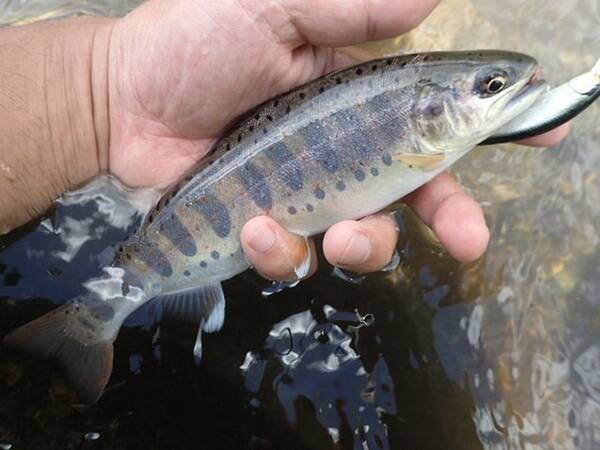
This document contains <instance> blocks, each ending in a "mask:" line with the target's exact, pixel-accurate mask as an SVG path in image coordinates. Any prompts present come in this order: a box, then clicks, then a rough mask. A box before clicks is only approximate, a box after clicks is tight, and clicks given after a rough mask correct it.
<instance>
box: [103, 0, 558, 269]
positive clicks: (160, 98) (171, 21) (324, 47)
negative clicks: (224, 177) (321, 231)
mask: <svg viewBox="0 0 600 450" xmlns="http://www.w3.org/2000/svg"><path fill="white" fill-rule="evenodd" d="M436 3H437V0H404V1H402V2H397V1H393V0H327V1H323V0H311V1H307V0H277V1H274V0H222V1H218V2H211V1H208V0H151V1H149V2H148V3H145V4H143V5H142V6H141V7H139V8H138V9H136V10H135V11H134V12H133V13H131V14H130V15H129V16H127V17H126V18H124V19H122V20H120V21H119V22H118V23H117V24H116V25H115V27H114V30H113V34H112V38H111V44H110V46H109V77H108V80H109V86H108V88H109V103H110V104H109V115H110V149H109V170H110V172H111V173H112V174H113V175H116V176H117V177H119V178H120V179H121V180H122V181H123V182H124V183H126V184H128V185H131V186H157V187H166V186H168V185H170V184H171V183H173V182H174V181H175V180H177V179H178V178H179V177H180V176H181V175H182V174H183V173H184V172H185V171H186V170H188V169H189V168H190V167H191V166H192V165H193V164H194V163H195V162H196V161H197V160H199V159H200V158H202V156H204V155H205V154H206V152H207V150H208V149H209V147H210V146H211V145H212V143H213V142H214V141H215V140H216V139H217V138H218V137H219V135H220V133H222V132H223V130H224V128H225V127H226V126H227V125H228V124H230V123H231V122H232V121H233V120H234V119H235V118H236V117H237V116H239V115H240V114H242V113H244V112H245V111H247V110H249V109H250V108H252V107H253V106H255V105H257V104H259V103H261V102H263V101H265V100H267V99H268V98H270V97H273V96H275V95H276V94H278V93H281V92H285V91H287V90H289V89H291V88H293V87H294V86H297V85H299V84H301V83H304V82H306V81H308V80H310V79H312V78H315V77H317V76H319V75H321V74H323V73H325V72H328V71H330V70H332V69H334V68H339V67H341V66H344V65H347V64H348V62H349V61H348V59H349V58H348V57H346V56H344V55H342V54H341V53H339V52H336V51H334V50H332V49H331V48H332V47H340V46H347V45H352V44H356V43H360V42H365V41H367V40H372V39H383V38H386V37H391V36H395V35H398V34H400V33H403V32H405V31H407V30H409V29H411V28H413V27H414V26H415V25H416V24H417V23H418V22H419V21H421V20H422V19H423V18H424V17H425V16H426V15H427V14H428V13H429V12H430V11H431V9H433V7H434V6H435V5H436ZM567 130H568V127H563V128H561V129H557V130H554V131H555V132H554V133H552V132H551V135H549V136H546V137H545V138H541V139H537V141H536V142H537V143H538V145H549V144H552V143H555V142H558V141H559V140H560V139H561V138H563V137H564V136H565V135H566V133H567ZM407 201H408V202H409V204H410V205H411V206H412V207H413V208H414V209H415V211H416V212H417V214H419V215H420V216H421V218H422V219H423V220H424V221H425V222H426V223H427V224H428V225H430V226H431V227H432V228H433V230H434V231H435V233H436V234H437V236H438V237H439V239H440V241H441V242H442V244H443V245H444V246H445V247H446V248H447V249H448V251H449V252H450V253H451V254H452V255H453V256H454V257H455V258H457V259H459V260H463V261H470V260H473V259H476V258H478V257H479V256H481V254H482V253H483V252H484V250H485V248H486V246H487V242H488V239H489V232H488V230H487V227H486V225H485V219H484V217H483V211H482V210H481V207H480V206H479V205H478V204H477V203H476V202H475V201H474V200H473V199H471V198H470V197H468V196H467V195H466V194H465V193H464V192H463V191H462V190H461V189H460V187H459V186H458V185H457V184H456V183H455V182H454V180H452V178H451V177H449V176H448V175H447V174H442V175H440V176H438V177H437V178H435V179H434V180H432V181H431V182H430V183H428V184H427V185H425V186H423V187H422V188H421V189H420V190H419V191H417V192H415V193H414V194H411V195H410V198H409V199H408V200H407ZM267 235H270V236H273V239H267V238H266V236H267ZM298 239H299V238H298V237H295V236H293V235H290V234H289V233H287V232H286V231H285V230H283V229H282V228H281V227H280V226H278V225H277V224H276V223H275V222H274V221H272V220H271V219H269V218H266V217H259V218H255V219H253V220H251V221H250V222H249V223H248V224H246V226H245V227H244V230H243V231H242V235H241V241H242V246H243V248H244V252H245V253H246V256H247V257H248V259H249V260H250V262H251V263H252V264H253V265H254V266H255V267H256V268H257V270H259V271H260V272H261V273H263V274H265V275H267V276H268V277H270V278H273V279H290V278H291V277H292V276H293V274H294V271H293V268H294V267H298V266H300V265H301V264H302V260H301V258H302V257H303V256H302V255H304V254H305V252H304V251H302V248H303V245H304V241H301V240H300V241H299V240H298ZM396 239H397V231H396V228H395V224H394V222H393V221H392V220H390V218H389V217H386V216H383V215H379V216H374V217H370V218H365V219H363V220H361V221H345V222H341V223H338V224H336V225H334V226H333V227H332V228H330V229H329V230H328V231H327V233H326V234H325V237H324V240H323V250H324V253H325V256H326V257H327V259H328V260H329V262H330V263H331V264H334V265H339V266H342V267H344V268H347V269H350V270H354V271H373V270H378V269H380V268H381V267H383V266H385V265H386V264H387V262H388V261H389V258H390V257H391V255H392V253H393V251H394V248H395V242H396ZM258 240H260V241H262V244H264V243H265V242H267V241H268V242H271V244H270V245H269V246H268V248H266V247H265V246H264V245H257V246H254V245H253V243H254V244H257V243H258ZM259 247H263V248H261V249H258V248H259ZM299 249H300V250H299ZM290 255H291V256H290ZM313 270H314V267H313Z"/></svg>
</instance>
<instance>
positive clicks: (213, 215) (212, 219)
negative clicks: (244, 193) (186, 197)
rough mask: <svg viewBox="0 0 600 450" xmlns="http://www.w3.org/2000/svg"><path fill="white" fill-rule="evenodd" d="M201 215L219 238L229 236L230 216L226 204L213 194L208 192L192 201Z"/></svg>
mask: <svg viewBox="0 0 600 450" xmlns="http://www.w3.org/2000/svg"><path fill="white" fill-rule="evenodd" d="M193 206H194V208H196V209H197V210H198V211H199V212H200V214H202V217H204V219H205V220H206V221H207V222H208V223H209V224H210V226H211V227H212V229H213V231H214V232H215V234H216V235H217V236H219V237H220V238H225V237H227V236H229V233H230V232H231V218H230V217H229V210H228V209H227V206H225V204H224V203H223V202H222V201H221V200H219V199H218V198H217V196H216V195H214V194H208V195H206V196H204V197H201V198H199V199H198V200H196V201H195V202H194V203H193Z"/></svg>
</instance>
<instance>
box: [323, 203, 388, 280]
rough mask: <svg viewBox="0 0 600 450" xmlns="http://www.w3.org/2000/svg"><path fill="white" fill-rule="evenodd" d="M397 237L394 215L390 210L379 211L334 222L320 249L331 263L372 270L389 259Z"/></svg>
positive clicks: (347, 267) (367, 270)
mask: <svg viewBox="0 0 600 450" xmlns="http://www.w3.org/2000/svg"><path fill="white" fill-rule="evenodd" d="M397 241H398V230H397V226H396V222H395V221H394V219H393V218H392V217H391V215H389V214H378V215H375V216H370V217H366V218H364V219H362V220H360V221H355V220H345V221H343V222H339V223H337V224H335V225H333V226H332V227H331V228H330V229H329V230H327V232H326V233H325V237H324V238H323V252H324V253H325V257H326V258H327V260H328V261H329V262H330V263H331V264H333V265H334V266H339V267H342V268H344V269H348V270H351V271H353V272H374V271H377V270H381V269H382V268H383V267H385V266H386V265H387V264H388V263H389V262H390V260H391V258H392V255H393V254H394V250H395V248H396V242H397Z"/></svg>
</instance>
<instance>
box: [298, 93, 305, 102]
mask: <svg viewBox="0 0 600 450" xmlns="http://www.w3.org/2000/svg"><path fill="white" fill-rule="evenodd" d="M299 97H300V100H304V98H305V97H306V94H305V93H304V92H300V95H299Z"/></svg>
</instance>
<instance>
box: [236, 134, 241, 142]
mask: <svg viewBox="0 0 600 450" xmlns="http://www.w3.org/2000/svg"><path fill="white" fill-rule="evenodd" d="M237 141H238V142H242V135H241V134H238V137H237Z"/></svg>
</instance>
